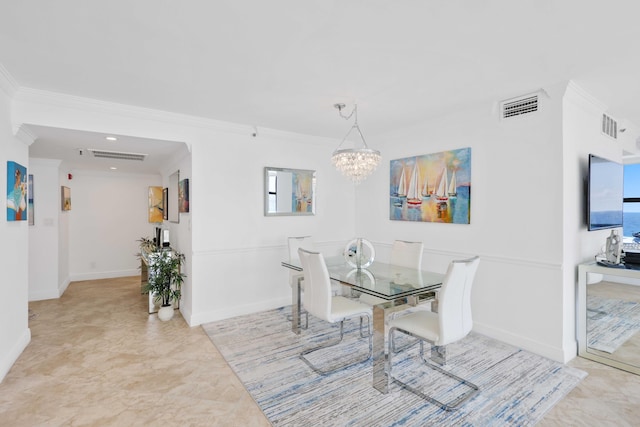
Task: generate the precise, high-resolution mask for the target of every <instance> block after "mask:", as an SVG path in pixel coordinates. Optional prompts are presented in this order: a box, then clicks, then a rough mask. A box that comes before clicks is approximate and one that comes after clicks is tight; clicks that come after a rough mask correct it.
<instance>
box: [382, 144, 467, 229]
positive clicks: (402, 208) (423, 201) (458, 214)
mask: <svg viewBox="0 0 640 427" xmlns="http://www.w3.org/2000/svg"><path fill="white" fill-rule="evenodd" d="M470 208H471V148H460V149H457V150H450V151H442V152H440V153H432V154H424V155H421V156H415V157H407V158H404V159H397V160H391V167H390V184H389V218H390V219H392V220H398V221H419V222H444V223H452V224H469V223H470V219H471V216H470Z"/></svg>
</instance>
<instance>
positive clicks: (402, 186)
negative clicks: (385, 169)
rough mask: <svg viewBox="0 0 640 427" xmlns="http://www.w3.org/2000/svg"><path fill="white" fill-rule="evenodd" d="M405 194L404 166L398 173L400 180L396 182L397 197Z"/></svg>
mask: <svg viewBox="0 0 640 427" xmlns="http://www.w3.org/2000/svg"><path fill="white" fill-rule="evenodd" d="M406 195H407V179H406V178H405V176H404V168H402V173H400V181H399V182H398V197H405V196H406Z"/></svg>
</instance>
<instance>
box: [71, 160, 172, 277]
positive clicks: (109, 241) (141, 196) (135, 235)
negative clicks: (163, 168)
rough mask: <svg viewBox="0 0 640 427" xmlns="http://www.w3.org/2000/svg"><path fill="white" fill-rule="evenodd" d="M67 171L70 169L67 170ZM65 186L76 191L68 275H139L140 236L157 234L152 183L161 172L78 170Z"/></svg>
mask: <svg viewBox="0 0 640 427" xmlns="http://www.w3.org/2000/svg"><path fill="white" fill-rule="evenodd" d="M65 172H66V171H65ZM72 175H73V179H71V180H68V179H66V178H65V179H64V181H63V183H62V185H65V186H67V187H69V188H70V189H71V210H70V211H66V212H62V216H66V217H67V218H68V222H69V278H70V280H71V281H77V280H88V279H100V278H107V277H122V276H135V275H137V274H140V270H139V265H140V261H139V260H138V258H137V257H136V254H137V253H138V252H139V251H140V250H139V242H137V240H138V239H140V238H141V237H152V236H153V230H154V227H155V224H152V223H149V221H148V200H149V187H150V186H160V185H162V180H161V177H160V175H135V174H121V173H109V172H107V171H105V172H100V171H81V170H76V171H73V174H72Z"/></svg>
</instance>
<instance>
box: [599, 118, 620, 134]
mask: <svg viewBox="0 0 640 427" xmlns="http://www.w3.org/2000/svg"><path fill="white" fill-rule="evenodd" d="M602 133H604V134H605V135H608V136H610V137H611V138H613V139H618V122H617V121H615V120H614V119H612V118H611V117H609V116H607V115H606V114H603V115H602Z"/></svg>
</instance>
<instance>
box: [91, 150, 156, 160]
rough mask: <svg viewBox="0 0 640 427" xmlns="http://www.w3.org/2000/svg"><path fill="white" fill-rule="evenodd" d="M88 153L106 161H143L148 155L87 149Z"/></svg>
mask: <svg viewBox="0 0 640 427" xmlns="http://www.w3.org/2000/svg"><path fill="white" fill-rule="evenodd" d="M87 150H88V151H91V152H92V153H93V157H102V158H104V159H118V160H137V161H140V162H141V161H143V160H144V159H145V157H147V156H148V154H142V153H127V152H123V151H107V150H97V149H95V148H87Z"/></svg>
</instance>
